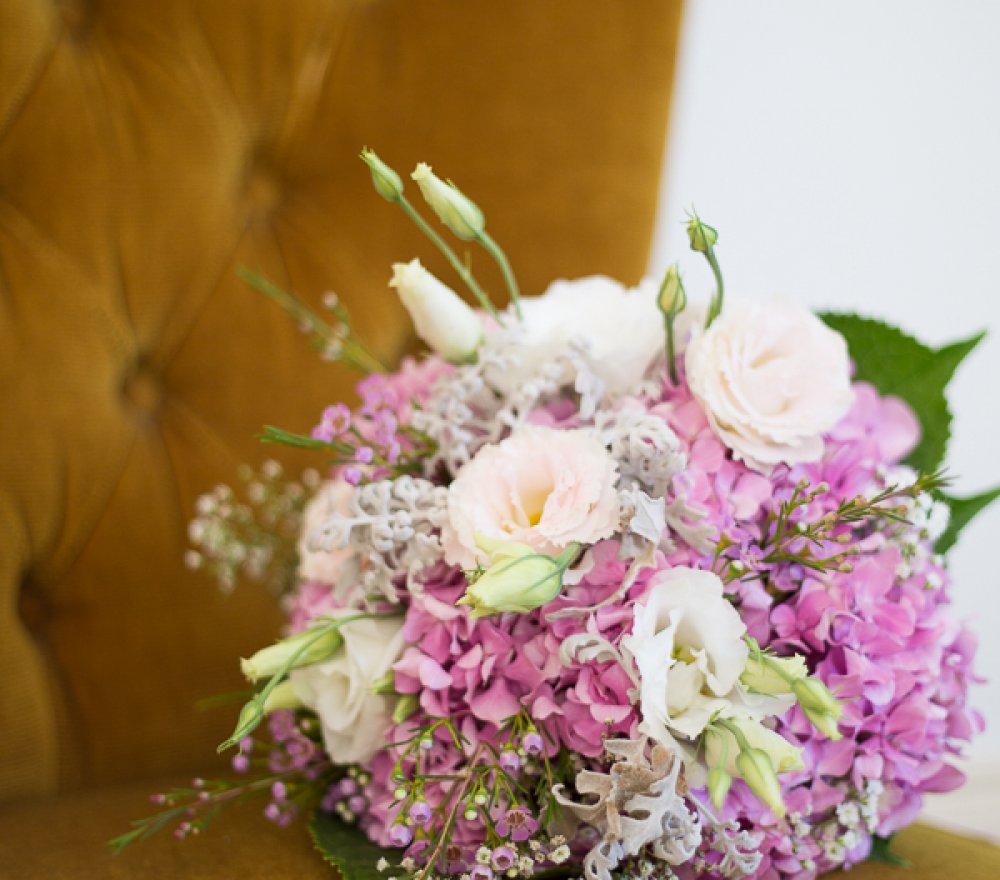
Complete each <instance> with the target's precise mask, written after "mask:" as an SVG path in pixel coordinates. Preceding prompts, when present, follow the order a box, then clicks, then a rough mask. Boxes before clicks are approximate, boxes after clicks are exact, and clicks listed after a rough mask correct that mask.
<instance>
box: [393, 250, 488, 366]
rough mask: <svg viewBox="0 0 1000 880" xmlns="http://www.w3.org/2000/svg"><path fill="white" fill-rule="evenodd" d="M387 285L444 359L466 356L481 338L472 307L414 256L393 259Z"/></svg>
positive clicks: (417, 327) (467, 357)
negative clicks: (407, 259)
mask: <svg viewBox="0 0 1000 880" xmlns="http://www.w3.org/2000/svg"><path fill="white" fill-rule="evenodd" d="M389 286H390V287H394V288H395V289H396V292H397V293H398V294H399V299H400V301H401V302H402V303H403V305H404V306H406V310H407V311H408V312H409V313H410V317H411V318H412V319H413V326H414V328H415V329H416V331H417V336H419V337H420V338H421V339H422V340H423V341H424V342H426V343H427V344H428V345H429V346H430V347H431V349H432V350H433V351H436V352H437V353H438V354H439V355H441V356H442V357H443V358H445V360H449V361H452V362H453V363H460V362H462V361H466V360H469V359H470V358H471V357H472V356H473V355H475V353H476V349H478V348H479V344H480V343H481V342H482V341H483V324H482V321H481V320H480V319H479V316H478V315H477V314H476V313H475V311H473V309H472V308H471V307H470V306H469V305H468V304H467V303H465V302H464V301H463V300H462V299H461V297H459V295H458V294H457V293H455V291H454V290H452V289H451V288H450V287H448V285H446V284H444V283H443V282H441V281H439V280H438V279H437V278H435V277H434V276H433V275H432V274H431V273H430V272H428V271H427V270H426V269H425V268H424V267H423V266H422V265H421V264H420V260H417V259H413V260H410V262H409V263H394V264H393V266H392V279H391V280H390V281H389Z"/></svg>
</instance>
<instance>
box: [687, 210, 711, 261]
mask: <svg viewBox="0 0 1000 880" xmlns="http://www.w3.org/2000/svg"><path fill="white" fill-rule="evenodd" d="M687 233H688V240H689V241H690V242H691V250H693V251H697V252H698V253H699V254H707V253H708V252H709V251H710V250H711V249H712V248H713V247H714V246H715V243H716V242H717V241H718V240H719V233H718V232H716V230H715V229H713V228H712V227H711V226H709V225H708V224H707V223H702V222H701V218H700V217H699V216H698V215H697V214H696V215H695V216H694V217H692V218H691V219H690V220H689V221H688V225H687Z"/></svg>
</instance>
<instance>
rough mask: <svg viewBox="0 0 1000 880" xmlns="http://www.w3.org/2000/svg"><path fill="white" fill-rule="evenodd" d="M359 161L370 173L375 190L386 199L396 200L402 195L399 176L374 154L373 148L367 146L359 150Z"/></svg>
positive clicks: (401, 182) (401, 184)
mask: <svg viewBox="0 0 1000 880" xmlns="http://www.w3.org/2000/svg"><path fill="white" fill-rule="evenodd" d="M361 161H362V162H364V163H365V165H367V166H368V170H369V171H370V172H371V174H372V183H373V184H374V185H375V191H376V192H377V193H378V194H379V195H380V196H382V198H383V199H385V200H386V201H389V202H398V201H399V200H400V199H401V198H402V196H403V181H402V180H401V179H400V176H399V175H398V174H397V173H396V172H395V171H393V170H392V169H391V168H390V167H389V166H388V165H386V164H385V162H383V161H382V160H381V159H380V158H379V157H378V156H377V155H375V151H374V150H369V149H368V148H367V147H365V148H364V149H363V150H362V151H361Z"/></svg>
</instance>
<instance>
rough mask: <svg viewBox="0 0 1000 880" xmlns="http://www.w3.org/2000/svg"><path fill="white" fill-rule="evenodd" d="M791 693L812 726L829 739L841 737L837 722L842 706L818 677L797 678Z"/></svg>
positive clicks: (841, 712) (842, 712) (842, 711)
mask: <svg viewBox="0 0 1000 880" xmlns="http://www.w3.org/2000/svg"><path fill="white" fill-rule="evenodd" d="M792 693H793V694H795V698H796V699H797V700H798V701H799V705H800V706H801V707H802V711H803V712H804V713H805V716H806V718H808V719H809V721H810V723H811V724H812V725H813V727H815V728H816V729H817V730H818V731H819V732H820V733H822V734H823V735H824V736H826V737H827V738H829V739H833V740H837V739H841V737H842V735H841V733H840V730H839V729H838V727H837V723H838V722H839V721H840V718H841V716H842V715H843V714H844V707H843V706H841V704H840V701H839V700H838V699H837V698H836V697H835V696H834V695H833V694H832V693H830V689H829V688H828V687H827V686H826V685H825V684H823V682H821V681H820V680H819V679H818V678H802V679H799V680H798V681H797V682H795V684H794V685H792Z"/></svg>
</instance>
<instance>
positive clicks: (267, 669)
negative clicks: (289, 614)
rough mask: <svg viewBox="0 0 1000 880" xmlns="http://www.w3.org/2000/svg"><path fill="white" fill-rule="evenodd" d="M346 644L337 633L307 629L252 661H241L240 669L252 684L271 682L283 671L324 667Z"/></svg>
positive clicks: (261, 652)
mask: <svg viewBox="0 0 1000 880" xmlns="http://www.w3.org/2000/svg"><path fill="white" fill-rule="evenodd" d="M342 644H343V638H342V637H341V635H340V633H338V632H337V631H336V630H333V629H331V630H329V631H327V632H318V631H317V628H313V629H307V630H304V631H303V632H300V633H297V634H296V635H294V636H290V637H289V638H287V639H282V640H281V641H280V642H277V643H276V644H273V645H270V646H269V647H267V648H262V649H261V650H259V651H258V652H257V653H256V654H254V655H253V656H252V657H250V658H249V659H244V660H241V661H240V668H241V669H242V670H243V674H244V675H245V676H246V677H247V679H248V680H249V681H251V682H257V681H260V680H261V679H262V678H270V677H271V676H272V675H276V674H277V673H278V672H280V671H281V670H283V669H296V668H298V667H301V666H311V665H312V664H314V663H320V662H322V661H323V660H326V659H327V657H329V656H330V655H331V654H333V653H334V652H336V651H337V650H338V649H339V648H340V646H341V645H342Z"/></svg>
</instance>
